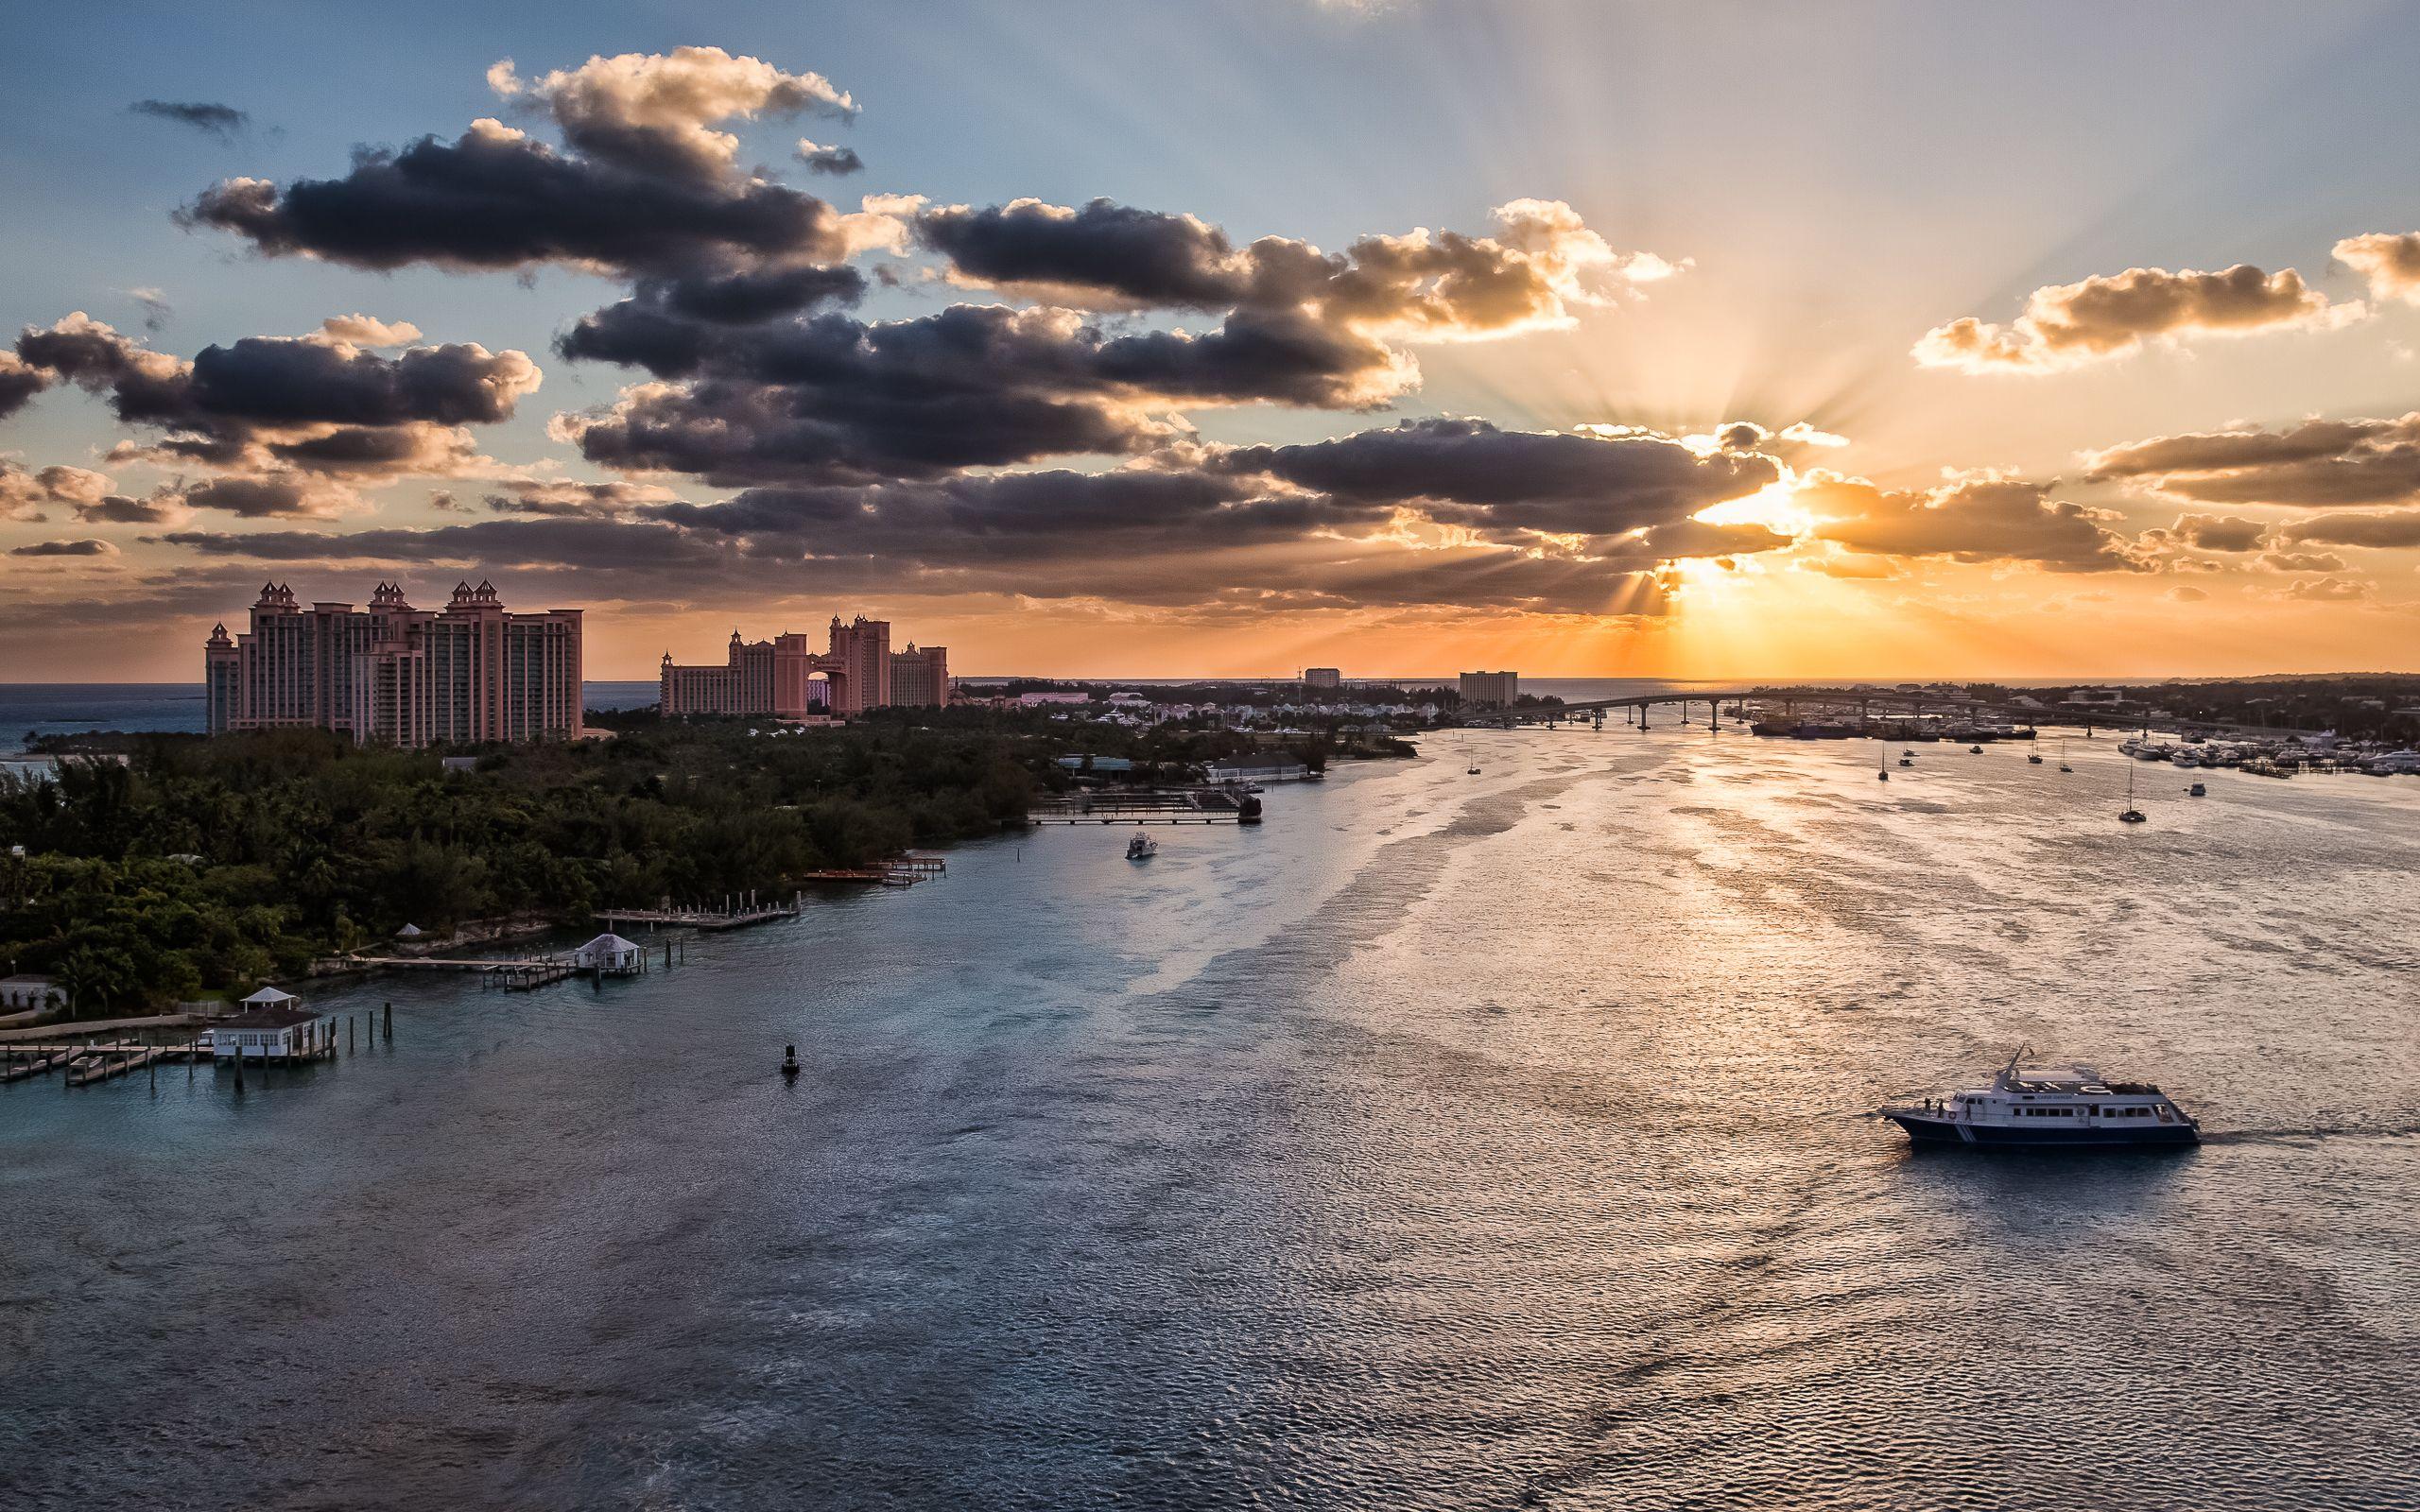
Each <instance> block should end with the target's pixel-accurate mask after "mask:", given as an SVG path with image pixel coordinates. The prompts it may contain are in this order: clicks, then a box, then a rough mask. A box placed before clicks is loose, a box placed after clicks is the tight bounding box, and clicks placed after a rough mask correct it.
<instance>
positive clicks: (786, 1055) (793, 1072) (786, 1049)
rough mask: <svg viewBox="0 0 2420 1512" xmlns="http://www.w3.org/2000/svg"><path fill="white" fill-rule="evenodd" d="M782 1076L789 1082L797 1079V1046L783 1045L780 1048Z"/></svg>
mask: <svg viewBox="0 0 2420 1512" xmlns="http://www.w3.org/2000/svg"><path fill="white" fill-rule="evenodd" d="M782 1074H783V1075H784V1076H785V1077H787V1078H789V1079H791V1080H796V1079H797V1077H798V1046H796V1045H784V1046H783V1047H782Z"/></svg>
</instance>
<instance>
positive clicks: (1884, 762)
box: [1874, 742, 1891, 782]
mask: <svg viewBox="0 0 2420 1512" xmlns="http://www.w3.org/2000/svg"><path fill="white" fill-rule="evenodd" d="M1874 775H1875V776H1876V777H1878V778H1880V779H1882V781H1884V782H1889V781H1891V747H1890V745H1889V743H1888V742H1885V743H1884V745H1883V747H1882V757H1881V761H1880V762H1879V764H1878V765H1877V766H1876V771H1875V773H1874Z"/></svg>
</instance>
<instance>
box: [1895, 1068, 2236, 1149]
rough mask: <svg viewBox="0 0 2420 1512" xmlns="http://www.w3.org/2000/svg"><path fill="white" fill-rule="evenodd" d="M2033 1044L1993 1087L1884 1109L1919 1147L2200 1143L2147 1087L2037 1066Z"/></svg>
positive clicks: (2170, 1105) (2178, 1111) (2178, 1112)
mask: <svg viewBox="0 0 2420 1512" xmlns="http://www.w3.org/2000/svg"><path fill="white" fill-rule="evenodd" d="M2032 1054H2033V1047H2032V1046H2031V1045H2028V1046H2026V1047H2025V1048H2024V1049H2023V1050H2020V1051H2018V1052H2017V1053H2016V1056H2015V1057H2014V1059H2012V1060H2010V1061H2009V1063H2008V1065H2007V1066H2006V1067H2005V1068H2003V1069H2002V1070H2001V1071H2000V1073H1999V1074H1997V1075H1996V1076H1994V1077H1993V1078H1992V1084H1991V1085H1990V1086H1989V1087H1979V1088H1975V1089H1973V1090H1971V1091H1959V1092H1951V1093H1949V1094H1948V1095H1947V1096H1945V1097H1927V1098H1925V1099H1923V1100H1922V1101H1921V1102H1918V1103H1914V1104H1901V1105H1899V1106H1896V1107H1893V1108H1884V1109H1882V1116H1883V1117H1885V1118H1887V1119H1889V1120H1890V1121H1891V1122H1893V1124H1896V1125H1899V1126H1900V1127H1901V1128H1903V1129H1906V1130H1907V1131H1908V1138H1909V1139H1910V1140H1913V1141H1917V1142H1919V1143H1956V1144H1982V1145H1992V1146H2002V1147H2005V1146H2015V1145H2021V1146H2025V1147H2027V1148H2041V1147H2045V1146H2083V1145H2110V1144H2196V1143H2200V1142H2201V1138H2202V1126H2201V1125H2199V1124H2196V1123H2195V1122H2194V1121H2193V1120H2192V1119H2191V1118H2190V1117H2188V1116H2187V1114H2186V1112H2185V1109H2183V1108H2179V1107H2177V1106H2176V1104H2175V1103H2174V1102H2173V1101H2172V1100H2171V1099H2169V1096H2168V1095H2167V1094H2166V1093H2165V1092H2162V1091H2160V1090H2159V1089H2158V1088H2157V1087H2154V1086H2152V1085H2151V1084H2150V1083H2149V1082H2134V1081H2110V1080H2108V1079H2106V1078H2104V1077H2103V1076H2102V1075H2101V1074H2100V1072H2098V1071H2095V1070H2094V1069H2093V1068H2092V1067H2090V1066H2080V1065H2059V1066H2052V1065H2039V1064H2035V1063H2033V1062H2031V1061H2029V1060H2028V1059H2027V1058H2026V1057H2029V1056H2031V1055H2032Z"/></svg>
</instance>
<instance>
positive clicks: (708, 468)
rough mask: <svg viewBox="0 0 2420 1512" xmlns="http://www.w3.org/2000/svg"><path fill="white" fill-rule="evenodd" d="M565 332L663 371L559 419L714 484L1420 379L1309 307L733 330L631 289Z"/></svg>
mask: <svg viewBox="0 0 2420 1512" xmlns="http://www.w3.org/2000/svg"><path fill="white" fill-rule="evenodd" d="M560 350H561V351H562V354H563V355H564V356H566V357H572V358H591V359H601V360H606V361H612V362H617V363H622V364H625V365H629V366H633V367H642V368H645V369H648V370H650V371H651V372H653V373H655V374H656V375H657V376H658V377H659V378H662V379H678V380H683V381H682V382H659V383H654V384H643V385H639V386H637V387H632V388H629V389H626V390H624V391H623V393H622V395H621V397H620V398H619V399H618V400H617V401H616V402H615V403H614V404H613V405H612V406H611V407H610V408H608V409H605V410H602V411H599V412H596V413H591V414H587V415H575V416H566V417H560V418H559V419H558V421H557V425H558V431H559V434H561V435H562V436H563V437H564V438H568V439H571V440H575V441H577V442H578V443H579V447H580V450H581V453H582V455H584V456H586V457H587V459H588V460H590V461H591V462H595V463H596V464H598V465H600V466H607V467H614V468H619V469H627V470H632V471H655V472H687V473H692V474H695V475H697V476H700V477H702V478H705V479H706V480H708V481H709V482H716V483H746V482H757V481H792V482H831V481H842V480H857V481H865V480H871V479H873V478H879V477H915V476H928V475H931V474H933V473H936V472H946V471H952V470H955V469H959V468H966V467H984V466H1003V465H1008V464H1011V463H1018V462H1027V461H1032V460H1036V459H1038V458H1042V457H1048V456H1059V455H1077V454H1083V453H1105V454H1128V453H1133V452H1137V451H1144V450H1149V449H1150V448H1153V447H1156V446H1160V445H1163V444H1166V443H1167V442H1168V441H1170V440H1173V439H1175V438H1178V437H1179V436H1181V435H1182V434H1184V427H1182V426H1181V425H1179V424H1178V423H1177V422H1175V421H1173V419H1172V418H1171V417H1170V412H1171V411H1173V410H1175V409H1178V408H1182V407H1185V406H1189V405H1200V404H1252V403H1256V402H1265V403H1272V404H1292V405H1303V406H1309V407H1315V408H1357V407H1365V406H1367V405H1368V404H1374V403H1375V402H1376V401H1377V400H1378V399H1380V398H1383V397H1386V396H1388V395H1391V394H1392V393H1393V392H1396V391H1398V389H1399V388H1400V387H1401V386H1402V385H1403V384H1404V383H1405V382H1408V381H1409V379H1408V377H1407V376H1406V375H1405V374H1404V373H1403V372H1402V370H1401V369H1400V368H1399V366H1398V362H1397V359H1396V358H1395V356H1394V354H1393V353H1392V352H1389V351H1388V350H1387V349H1385V348H1384V347H1383V346H1381V345H1379V344H1377V343H1374V342H1371V341H1367V340H1364V339H1360V338H1357V337H1354V336H1351V335H1340V334H1338V333H1335V332H1332V331H1327V330H1323V329H1322V328H1320V327H1317V326H1315V325H1309V324H1305V323H1304V322H1301V321H1288V320H1282V319H1262V318H1249V317H1246V316H1243V315H1240V314H1238V315H1236V316H1234V317H1231V318H1229V319H1228V320H1226V321H1225V322H1223V323H1222V324H1221V325H1220V326H1219V328H1218V329H1216V330H1214V331H1210V332H1207V333H1203V334H1201V335H1194V334H1191V333H1187V332H1182V331H1138V332H1125V333H1118V332H1113V331H1110V330H1107V329H1105V328H1103V327H1101V326H1099V325H1098V324H1095V323H1093V322H1090V321H1087V320H1086V319H1085V318H1083V317H1082V316H1080V315H1079V314H1078V313H1077V312H1074V311H1070V310H1063V309H1056V308H1047V307H1046V308H1040V309H1023V310H1020V309H1011V308H1009V307H1005V306H1000V305H965V304H961V305H953V306H951V307H949V308H948V309H945V310H942V311H940V312H937V313H935V314H932V315H928V316H922V317H917V318H910V319H904V320H892V321H881V322H872V323H869V322H862V321H858V320H855V319H852V318H848V317H845V316H841V315H838V314H825V315H820V316H816V317H813V318H808V319H804V320H797V321H785V322H781V323H778V324H771V325H765V326H756V327H747V328H729V327H717V326H711V325H708V324H706V323H704V322H701V321H697V320H690V319H683V318H677V317H675V316H673V315H671V314H669V313H668V312H666V310H664V309H662V308H661V307H659V306H651V305H649V304H648V303H647V302H646V301H624V302H623V303H621V304H618V305H615V306H613V307H612V308H610V309H607V310H603V311H599V312H598V313H596V315H593V316H590V317H588V318H585V319H583V320H581V321H580V322H579V324H577V325H576V326H574V327H573V329H572V330H571V332H570V333H568V334H567V335H565V337H564V338H563V340H562V343H561V344H560Z"/></svg>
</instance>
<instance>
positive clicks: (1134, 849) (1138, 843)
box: [1126, 833, 1160, 861]
mask: <svg viewBox="0 0 2420 1512" xmlns="http://www.w3.org/2000/svg"><path fill="white" fill-rule="evenodd" d="M1159 853H1160V842H1158V841H1157V840H1154V839H1152V838H1151V837H1150V835H1148V834H1143V833H1136V834H1135V836H1134V838H1133V839H1132V840H1129V841H1127V842H1126V859H1127V860H1129V861H1149V860H1150V859H1151V858H1152V857H1153V856H1155V855H1158V854H1159Z"/></svg>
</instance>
